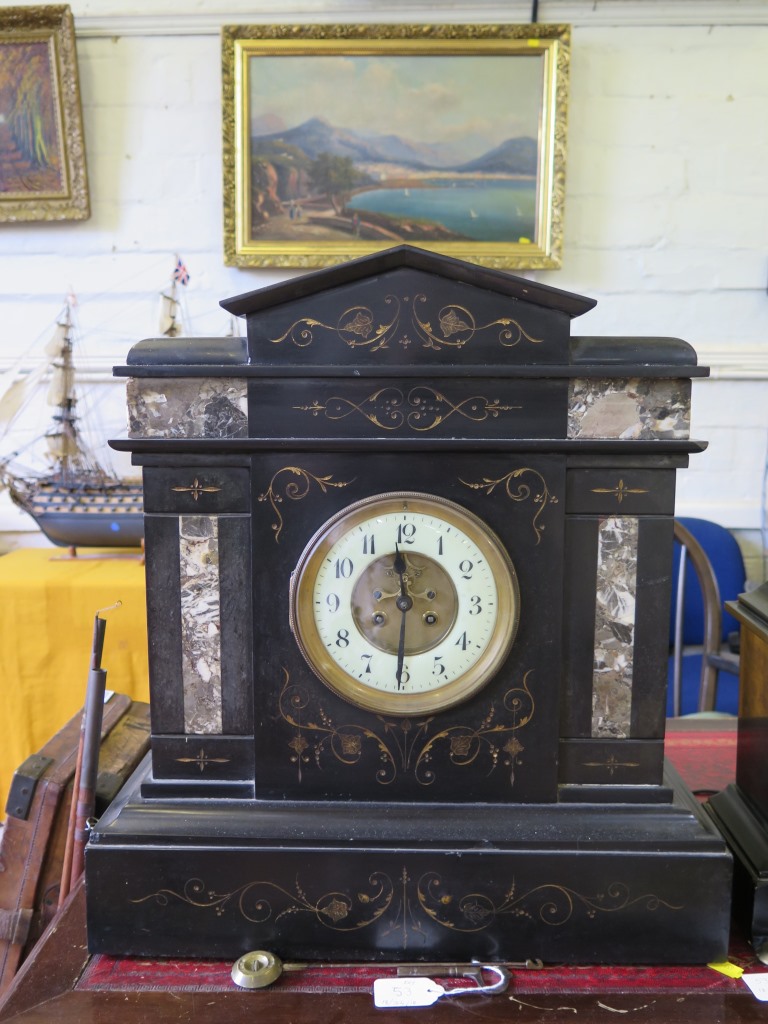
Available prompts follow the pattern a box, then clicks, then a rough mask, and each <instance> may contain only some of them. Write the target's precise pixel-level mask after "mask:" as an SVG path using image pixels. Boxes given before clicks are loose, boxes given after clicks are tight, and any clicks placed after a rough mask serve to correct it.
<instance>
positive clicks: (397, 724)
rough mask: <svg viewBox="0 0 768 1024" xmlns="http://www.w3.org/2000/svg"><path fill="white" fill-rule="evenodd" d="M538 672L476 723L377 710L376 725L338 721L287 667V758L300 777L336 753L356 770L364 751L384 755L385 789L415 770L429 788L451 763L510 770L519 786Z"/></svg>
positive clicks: (380, 773)
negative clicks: (442, 722)
mask: <svg viewBox="0 0 768 1024" xmlns="http://www.w3.org/2000/svg"><path fill="white" fill-rule="evenodd" d="M531 676H532V670H529V671H528V672H526V673H525V675H524V677H523V679H522V682H521V684H520V686H518V687H513V688H511V689H509V690H508V691H507V692H506V693H505V694H504V696H503V698H502V700H501V701H500V702H496V701H491V702H490V704H489V705H488V708H487V711H486V713H485V715H484V717H483V718H482V720H481V721H480V722H479V723H478V724H477V725H454V726H449V727H448V728H445V729H435V727H434V725H433V722H434V718H432V717H420V718H416V719H410V718H402V719H394V718H392V717H391V716H390V717H387V716H383V715H378V716H377V719H378V722H379V724H378V725H377V726H376V727H375V728H369V727H368V726H363V725H359V724H356V723H353V722H337V721H335V720H334V718H333V717H332V716H331V715H330V714H329V713H328V711H327V710H326V708H325V706H324V705H323V702H322V700H320V699H317V698H314V697H313V696H312V695H311V693H310V691H309V690H308V689H306V688H305V687H303V686H301V685H299V684H293V683H291V681H290V676H289V673H288V671H287V670H286V669H285V668H284V669H283V687H282V690H281V692H280V700H279V711H280V717H281V719H282V720H283V722H285V723H286V724H287V725H288V726H290V727H291V729H292V730H293V732H292V734H291V738H290V739H289V740H288V741H287V751H288V757H289V760H290V762H291V763H292V764H294V765H295V767H296V774H297V778H298V781H299V782H302V781H303V778H304V773H305V772H306V771H307V770H308V769H310V768H311V767H312V766H314V768H316V769H319V770H322V768H323V765H324V762H325V761H326V760H327V759H328V758H332V759H333V760H335V761H336V763H337V764H342V765H347V766H348V767H350V768H352V767H354V766H356V765H358V764H359V763H360V761H361V759H362V757H363V753H364V748H365V747H367V746H372V747H373V748H374V749H375V750H376V752H377V755H378V757H377V761H378V767H377V769H376V771H375V773H374V778H375V780H376V782H377V783H379V784H380V785H383V786H386V785H389V784H390V783H392V782H394V781H395V779H397V778H399V777H400V776H402V775H406V776H407V775H411V776H412V777H413V778H414V779H415V780H416V782H417V783H418V784H419V785H421V786H430V785H432V783H433V782H435V780H436V779H437V773H438V772H439V771H444V770H445V769H446V768H447V767H448V766H453V767H454V768H466V767H468V766H470V765H476V766H478V767H482V769H483V772H484V773H485V774H486V775H491V774H492V773H493V772H495V771H496V770H497V769H500V768H503V769H504V770H505V771H506V772H507V773H508V778H509V785H510V787H513V786H514V784H515V775H516V771H517V769H518V768H519V767H520V766H521V765H522V763H523V759H522V754H523V752H524V750H525V747H524V746H523V744H522V742H521V740H520V738H519V737H518V736H517V735H516V733H517V732H518V730H521V729H522V728H523V727H524V726H526V725H527V724H528V723H529V722H530V721H531V719H532V718H533V715H534V712H535V700H534V697H533V694H532V693H531V690H530V689H529V683H530V680H531Z"/></svg>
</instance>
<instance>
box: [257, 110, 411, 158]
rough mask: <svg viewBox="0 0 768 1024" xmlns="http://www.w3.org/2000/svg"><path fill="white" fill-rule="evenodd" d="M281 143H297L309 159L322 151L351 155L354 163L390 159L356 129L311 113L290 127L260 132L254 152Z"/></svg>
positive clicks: (298, 147)
mask: <svg viewBox="0 0 768 1024" xmlns="http://www.w3.org/2000/svg"><path fill="white" fill-rule="evenodd" d="M280 143H282V144H284V145H286V146H295V147H296V148H297V149H300V150H301V151H302V152H303V153H305V154H306V156H307V157H308V158H309V159H310V160H316V159H317V158H318V156H319V155H320V153H330V155H331V156H345V157H349V159H351V160H353V161H355V163H361V162H362V163H369V162H374V163H378V162H381V161H386V160H388V159H391V158H388V157H387V156H386V155H385V154H384V153H382V152H381V150H380V149H378V147H377V146H376V145H375V144H372V143H370V142H368V141H367V140H366V139H364V138H363V137H362V136H360V135H358V134H357V133H356V132H353V131H348V130H347V129H345V128H335V127H334V126H333V125H331V124H329V123H328V122H327V121H325V120H324V119H323V118H321V117H312V118H310V119H309V120H308V121H304V122H303V123H302V124H300V125H297V126H296V127H295V128H289V129H288V130H287V131H283V132H272V133H270V134H269V135H259V136H257V137H256V138H255V139H254V152H256V153H258V152H259V151H260V150H261V149H262V148H263V149H266V150H271V149H274V147H275V146H276V145H278V144H280Z"/></svg>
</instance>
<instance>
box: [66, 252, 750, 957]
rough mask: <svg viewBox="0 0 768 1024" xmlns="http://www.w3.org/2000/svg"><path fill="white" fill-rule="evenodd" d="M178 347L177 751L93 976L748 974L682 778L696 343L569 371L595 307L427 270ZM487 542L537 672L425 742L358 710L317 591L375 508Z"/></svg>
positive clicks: (724, 873)
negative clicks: (428, 518)
mask: <svg viewBox="0 0 768 1024" xmlns="http://www.w3.org/2000/svg"><path fill="white" fill-rule="evenodd" d="M222 305H224V307H225V308H226V309H228V310H229V311H230V312H232V313H235V314H237V315H240V316H244V317H245V319H246V323H247V339H231V338H230V339H224V338H222V339H173V340H170V339H160V340H158V339H155V340H150V341H146V342H142V343H140V344H138V345H137V346H135V347H134V348H133V349H132V350H131V353H130V354H129V358H128V365H127V366H125V367H118V368H117V369H116V373H118V374H120V375H123V376H127V377H129V378H130V380H129V383H128V396H129V412H130V423H131V437H130V439H129V440H128V441H125V442H114V446H115V447H118V448H122V449H123V450H128V451H130V452H131V453H132V455H133V460H134V462H135V463H136V464H137V465H140V466H142V468H143V474H144V496H145V517H146V518H145V523H146V564H147V591H148V595H147V600H148V630H149V653H150V685H151V708H152V733H153V735H152V749H151V755H150V756H149V758H148V759H147V762H146V763H145V765H144V766H143V767H142V769H141V770H140V771H139V772H138V773H137V775H136V776H135V777H134V779H133V780H132V782H131V783H130V784H129V786H128V787H127V788H126V790H125V792H124V793H123V794H122V796H121V797H120V799H119V800H118V801H117V803H116V804H115V805H113V807H112V808H110V810H109V811H108V812H107V814H106V815H105V816H104V817H103V818H102V819H101V821H100V822H99V823H98V825H97V827H96V828H95V829H94V831H93V833H92V835H91V841H90V843H89V846H88V849H87V854H86V884H87V902H88V920H89V944H90V947H91V949H92V950H93V951H99V952H109V953H113V954H120V953H128V954H135V955H142V956H144V955H153V956H179V955H181V956H206V957H211V956H222V957H233V958H234V957H236V956H238V955H240V954H242V953H243V952H245V951H247V950H249V949H254V948H268V949H272V950H274V951H275V952H277V953H279V954H280V955H281V956H283V957H288V958H300V959H313V958H319V959H325V960H334V959H337V960H338V959H342V960H349V959H360V960H371V959H377V958H382V957H384V958H387V959H408V960H413V959H426V960H444V959H455V958H460V959H464V960H466V959H469V958H472V957H479V958H482V959H490V960H505V959H513V960H520V959H525V958H527V957H540V958H542V959H544V960H557V961H570V962H579V961H581V962H594V961H602V962H636V963H637V962H658V961H659V960H667V961H673V962H674V961H679V962H691V961H694V962H695V961H702V960H713V959H718V958H721V957H724V956H725V954H726V948H727V933H728V920H729V893H730V875H731V861H730V856H729V854H728V853H727V850H726V848H725V845H724V843H723V841H722V840H721V838H720V837H719V835H718V834H717V833H716V831H715V830H714V829H713V827H712V825H711V824H710V822H709V820H708V818H707V817H706V816H705V815H702V813H701V812H700V810H699V807H698V804H697V802H696V801H695V800H694V799H693V797H692V796H691V795H690V793H688V791H687V790H686V789H685V787H684V786H683V785H682V783H681V782H680V780H679V778H678V777H676V776H675V774H674V772H673V770H672V769H671V768H669V767H667V768H666V769H665V765H664V758H663V736H664V709H665V704H666V700H665V687H666V661H667V636H668V608H669V599H670V577H671V557H672V516H673V512H674V488H675V472H676V470H677V469H679V468H682V467H684V466H685V465H686V464H687V459H688V455H689V454H690V453H692V452H696V451H699V450H701V448H702V447H703V446H702V445H701V444H700V443H697V442H694V441H691V440H690V439H689V436H688V415H689V408H690V382H691V378H692V377H696V376H701V375H703V374H704V373H706V371H705V370H703V369H702V368H700V367H698V366H697V365H696V359H695V354H694V353H693V350H692V349H691V348H690V346H688V345H686V344H685V343H684V342H681V341H677V340H674V339H645V338H572V337H571V336H570V321H571V319H572V318H573V317H575V316H578V315H580V314H581V313H584V312H586V311H587V310H589V309H591V308H592V306H593V305H594V302H593V301H592V300H590V299H587V298H583V297H581V296H577V295H573V294H569V293H567V292H563V291H559V290H557V289H553V288H549V287H545V286H543V285H539V284H534V283H533V282H530V281H526V280H522V279H518V278H514V277H511V276H509V275H507V274H505V273H501V272H495V271H492V270H485V269H481V268H478V267H474V266H470V265H468V264H465V263H461V262H459V261H456V260H452V259H448V258H444V257H439V256H435V255H432V254H429V253H427V252H424V251H421V250H417V249H412V248H409V247H399V248H396V249H393V250H389V251H387V252H384V253H381V254H378V255H374V256H371V257H367V258H365V259H361V260H357V261H354V262H353V263H349V264H346V265H343V266H340V267H338V268H333V269H330V270H324V271H320V272H317V273H314V274H310V275H307V276H306V277H303V278H300V279H298V280H293V281H290V282H288V283H285V284H280V285H277V286H274V287H270V288H265V289H263V290H261V291H258V292H252V293H249V294H247V295H243V296H240V297H238V298H235V299H231V300H228V301H226V302H224V303H222ZM400 491H412V492H418V493H421V494H427V495H433V496H438V497H441V498H445V499H448V500H450V501H452V502H455V503H457V504H459V505H461V506H462V507H463V508H465V509H467V510H469V511H470V512H472V513H474V514H475V515H476V516H478V517H479V518H480V519H481V520H483V522H484V523H486V524H487V525H488V526H489V527H490V528H491V529H492V530H493V531H494V532H495V533H496V535H497V536H498V537H499V539H500V540H501V542H502V544H503V546H504V548H505V549H506V551H507V552H508V554H509V556H510V558H511V560H512V562H513V564H514V567H515V570H516V573H517V578H518V582H519V589H520V617H519V626H518V630H517V635H516V637H515V642H514V644H513V646H512V648H511V651H510V654H509V656H508V657H507V659H506V661H505V662H504V664H503V665H502V667H501V668H500V669H499V670H498V672H497V673H496V674H495V676H494V677H493V678H492V679H491V680H490V681H489V682H488V683H487V684H486V685H485V686H484V687H483V688H482V689H481V690H480V691H479V692H477V693H476V694H474V695H473V696H472V697H470V698H469V699H468V700H466V701H465V702H463V703H460V704H458V705H456V706H454V707H450V708H447V709H443V710H438V711H435V712H433V713H426V714H421V715H413V716H402V715H397V714H382V713H375V712H371V711H367V710H364V709H363V708H360V707H356V706H353V705H352V704H349V703H347V702H346V701H344V700H343V699H341V698H340V697H338V696H336V695H335V694H334V693H332V692H331V690H330V689H329V688H328V687H327V686H325V685H324V684H323V683H322V682H321V681H320V680H319V679H318V678H317V677H316V676H315V675H314V673H313V672H312V671H311V669H310V668H309V666H308V665H307V663H306V662H305V660H304V658H303V657H302V654H301V652H300V650H299V648H298V646H297V644H296V643H295V641H294V638H293V636H292V634H291V629H290V623H289V585H290V578H291V573H292V571H293V570H294V569H295V567H296V565H297V563H298V562H299V559H300V557H301V554H302V552H303V550H304V548H305V546H306V544H307V542H308V541H309V539H310V538H311V537H312V536H313V534H315V532H316V531H317V530H318V529H319V528H320V527H321V526H322V525H323V524H324V523H325V522H327V521H328V520H329V519H330V518H331V517H332V516H334V515H335V514H337V513H339V512H341V511H342V510H343V509H345V508H347V507H348V506H350V505H352V504H354V503H355V502H358V501H361V500H363V499H365V498H368V497H371V496H374V495H380V494H385V493H389V492H400Z"/></svg>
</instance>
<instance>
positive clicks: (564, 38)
mask: <svg viewBox="0 0 768 1024" xmlns="http://www.w3.org/2000/svg"><path fill="white" fill-rule="evenodd" d="M570 43H571V38H570V26H569V25H553V24H542V23H535V24H530V25H510V24H503V25H502V24H475V25H440V24H427V25H425V24H413V25H410V24H404V25H398V24H347V25H344V24H341V25H340V24H335V25H334V24H328V25H225V26H224V27H223V29H222V95H223V118H222V125H223V144H222V155H223V181H224V262H225V263H226V264H227V265H228V266H236V267H302V268H311V267H326V266H331V265H333V264H337V263H343V262H345V261H347V260H350V259H356V258H359V257H361V256H364V255H368V254H371V253H376V252H380V251H382V250H384V249H388V248H389V247H390V246H391V245H393V244H394V243H393V242H392V241H391V240H385V241H380V242H377V241H373V240H368V241H366V240H363V239H356V238H354V237H351V236H350V238H349V239H348V240H347V239H342V240H335V241H332V240H330V239H329V240H323V239H318V238H314V237H312V236H311V235H309V234H307V235H306V236H305V237H302V238H300V239H299V240H292V241H288V240H281V239H280V238H271V239H270V238H269V237H262V238H259V237H254V235H253V231H252V229H251V206H250V204H251V196H250V191H251V190H250V183H251V180H252V167H251V154H250V141H249V135H248V125H249V124H250V122H251V118H252V115H253V111H251V109H250V98H249V90H248V82H249V76H250V73H251V72H250V60H251V58H258V57H287V58H291V57H293V58H296V57H302V58H304V59H305V60H311V59H312V58H313V57H318V56H336V57H340V58H342V57H355V56H371V55H374V56H376V55H395V56H409V57H416V58H418V57H432V56H437V55H440V56H451V57H456V58H461V57H462V56H467V55H470V56H486V55H487V56H491V57H493V56H502V57H506V58H509V59H522V58H531V57H533V56H539V57H541V59H542V60H543V61H544V68H543V83H542V90H541V96H540V109H539V124H538V144H539V159H538V175H537V176H538V188H537V195H536V214H537V215H536V231H535V237H533V238H531V239H530V240H524V239H521V240H515V241H513V240H512V239H510V240H508V241H506V240H505V241H501V242H491V241H481V240H478V241H474V240H466V241H456V240H446V239H441V240H440V241H415V240H414V239H413V238H411V237H408V238H404V239H403V241H407V242H408V243H409V244H412V245H418V246H419V247H420V248H422V249H426V250H428V251H430V252H439V253H441V254H443V255H446V256H453V257H455V258H457V259H463V260H466V261H467V262H469V263H477V264H479V265H480V266H485V267H492V268H494V269H498V270H509V269H521V268H525V269H533V270H551V269H557V268H559V267H560V266H561V264H562V251H563V207H564V203H565V150H566V129H567V110H568V82H569V75H570ZM456 75H457V85H458V87H459V88H460V86H461V81H460V78H461V68H460V66H459V65H457V72H456ZM514 102H515V98H514V96H510V103H511V104H512V105H514ZM328 113H329V116H331V115H332V113H333V112H332V111H329V112H328ZM425 116H426V115H425Z"/></svg>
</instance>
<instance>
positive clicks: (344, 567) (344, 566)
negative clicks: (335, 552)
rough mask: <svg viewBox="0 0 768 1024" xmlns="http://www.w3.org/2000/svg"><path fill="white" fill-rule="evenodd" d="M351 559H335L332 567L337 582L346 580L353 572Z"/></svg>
mask: <svg viewBox="0 0 768 1024" xmlns="http://www.w3.org/2000/svg"><path fill="white" fill-rule="evenodd" d="M354 568H355V567H354V565H353V563H352V559H351V558H337V559H336V563H335V565H334V569H335V571H336V579H337V580H348V579H349V577H350V576H351V575H352V572H353V570H354Z"/></svg>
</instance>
